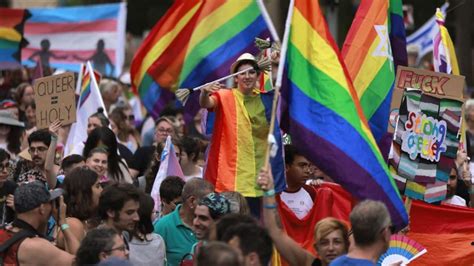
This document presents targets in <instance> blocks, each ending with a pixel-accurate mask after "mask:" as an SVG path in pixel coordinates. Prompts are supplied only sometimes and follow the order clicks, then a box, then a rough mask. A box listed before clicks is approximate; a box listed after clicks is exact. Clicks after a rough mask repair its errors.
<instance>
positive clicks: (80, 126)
mask: <svg viewBox="0 0 474 266" xmlns="http://www.w3.org/2000/svg"><path fill="white" fill-rule="evenodd" d="M97 77H98V76H97V74H96V72H95V70H94V69H93V67H92V64H91V62H87V63H86V69H85V71H84V72H83V73H82V78H81V81H80V82H81V83H80V85H78V86H79V87H80V88H81V91H80V95H79V101H78V103H77V109H76V122H75V123H74V124H72V126H71V130H70V131H69V135H68V138H67V141H66V145H65V148H64V156H67V155H70V154H81V155H82V150H83V148H84V142H85V141H86V140H87V120H88V119H89V116H91V115H92V114H94V113H96V112H97V110H98V109H99V108H102V109H103V110H104V115H105V116H107V111H106V109H105V105H104V101H103V100H102V96H101V94H100V91H99V85H98V83H97V80H96V78H97Z"/></svg>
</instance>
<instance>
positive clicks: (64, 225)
mask: <svg viewBox="0 0 474 266" xmlns="http://www.w3.org/2000/svg"><path fill="white" fill-rule="evenodd" d="M67 229H69V225H68V224H62V225H61V231H66V230H67Z"/></svg>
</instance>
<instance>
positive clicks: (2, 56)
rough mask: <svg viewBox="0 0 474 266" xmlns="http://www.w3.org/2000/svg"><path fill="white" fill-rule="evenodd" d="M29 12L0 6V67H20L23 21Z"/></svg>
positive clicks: (23, 43)
mask: <svg viewBox="0 0 474 266" xmlns="http://www.w3.org/2000/svg"><path fill="white" fill-rule="evenodd" d="M29 17H30V14H29V12H28V11H27V10H25V9H13V8H0V69H14V68H20V67H21V64H20V61H21V48H23V47H24V46H26V45H27V44H28V42H27V41H26V40H25V39H24V38H23V28H24V24H25V21H26V20H27V19H28V18H29Z"/></svg>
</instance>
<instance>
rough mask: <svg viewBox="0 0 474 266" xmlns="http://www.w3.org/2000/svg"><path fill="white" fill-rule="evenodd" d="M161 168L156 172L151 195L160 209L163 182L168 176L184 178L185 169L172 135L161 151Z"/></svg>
mask: <svg viewBox="0 0 474 266" xmlns="http://www.w3.org/2000/svg"><path fill="white" fill-rule="evenodd" d="M160 161H161V163H160V168H159V169H158V173H156V177H155V182H153V187H152V189H151V196H152V197H153V199H154V200H155V209H156V210H158V211H160V206H161V201H160V186H161V182H163V180H164V179H165V178H166V177H168V176H171V175H172V176H179V177H181V178H182V179H183V180H184V174H183V170H181V166H180V164H179V161H178V157H177V156H176V151H175V150H174V145H173V142H172V141H171V136H168V137H167V138H166V143H165V147H164V149H163V151H162V152H161V158H160Z"/></svg>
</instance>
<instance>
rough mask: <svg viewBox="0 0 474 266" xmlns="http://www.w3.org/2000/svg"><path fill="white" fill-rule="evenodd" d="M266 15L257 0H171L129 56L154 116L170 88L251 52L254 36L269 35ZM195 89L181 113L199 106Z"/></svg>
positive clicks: (206, 76)
mask: <svg viewBox="0 0 474 266" xmlns="http://www.w3.org/2000/svg"><path fill="white" fill-rule="evenodd" d="M268 21H269V20H268V15H267V13H266V11H265V9H264V7H263V4H262V3H261V0H260V1H255V0H228V1H225V0H177V1H175V3H174V4H173V6H172V7H171V8H170V9H169V10H168V12H167V13H166V14H165V16H164V17H163V18H162V19H161V20H160V21H159V22H158V23H157V24H156V26H155V27H154V28H153V29H152V30H151V32H150V34H149V35H148V37H147V38H146V39H145V41H144V42H143V44H142V46H141V47H140V48H139V50H138V52H137V53H136V55H135V57H134V59H133V62H132V66H131V70H130V74H131V78H132V87H133V88H134V91H135V92H136V93H138V94H139V95H140V98H141V99H142V101H143V104H144V105H145V107H146V108H147V110H148V111H149V112H150V113H151V114H152V115H153V116H155V117H156V116H157V115H158V113H159V112H160V110H161V109H162V108H163V107H164V106H165V105H166V104H167V103H169V102H170V101H171V100H172V99H174V91H175V90H176V88H192V87H197V86H199V85H202V84H204V83H206V82H209V81H212V80H215V79H217V78H219V77H222V76H225V75H228V74H229V67H230V65H231V64H232V62H234V61H235V59H236V58H237V57H239V56H240V55H241V54H242V53H244V52H251V53H254V54H255V53H256V52H257V48H256V47H254V44H253V43H254V40H255V38H256V37H259V38H261V39H266V38H267V37H270V28H271V27H272V26H271V24H270V23H269V22H268ZM273 32H274V30H273ZM275 35H276V34H275ZM198 95H199V93H194V95H191V99H190V100H189V101H188V102H187V104H186V111H187V112H186V114H187V119H189V118H191V117H190V116H192V115H194V114H195V113H196V112H197V110H198V109H199V104H198V101H197V96H198ZM193 96H194V97H193ZM193 98H194V99H193Z"/></svg>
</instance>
